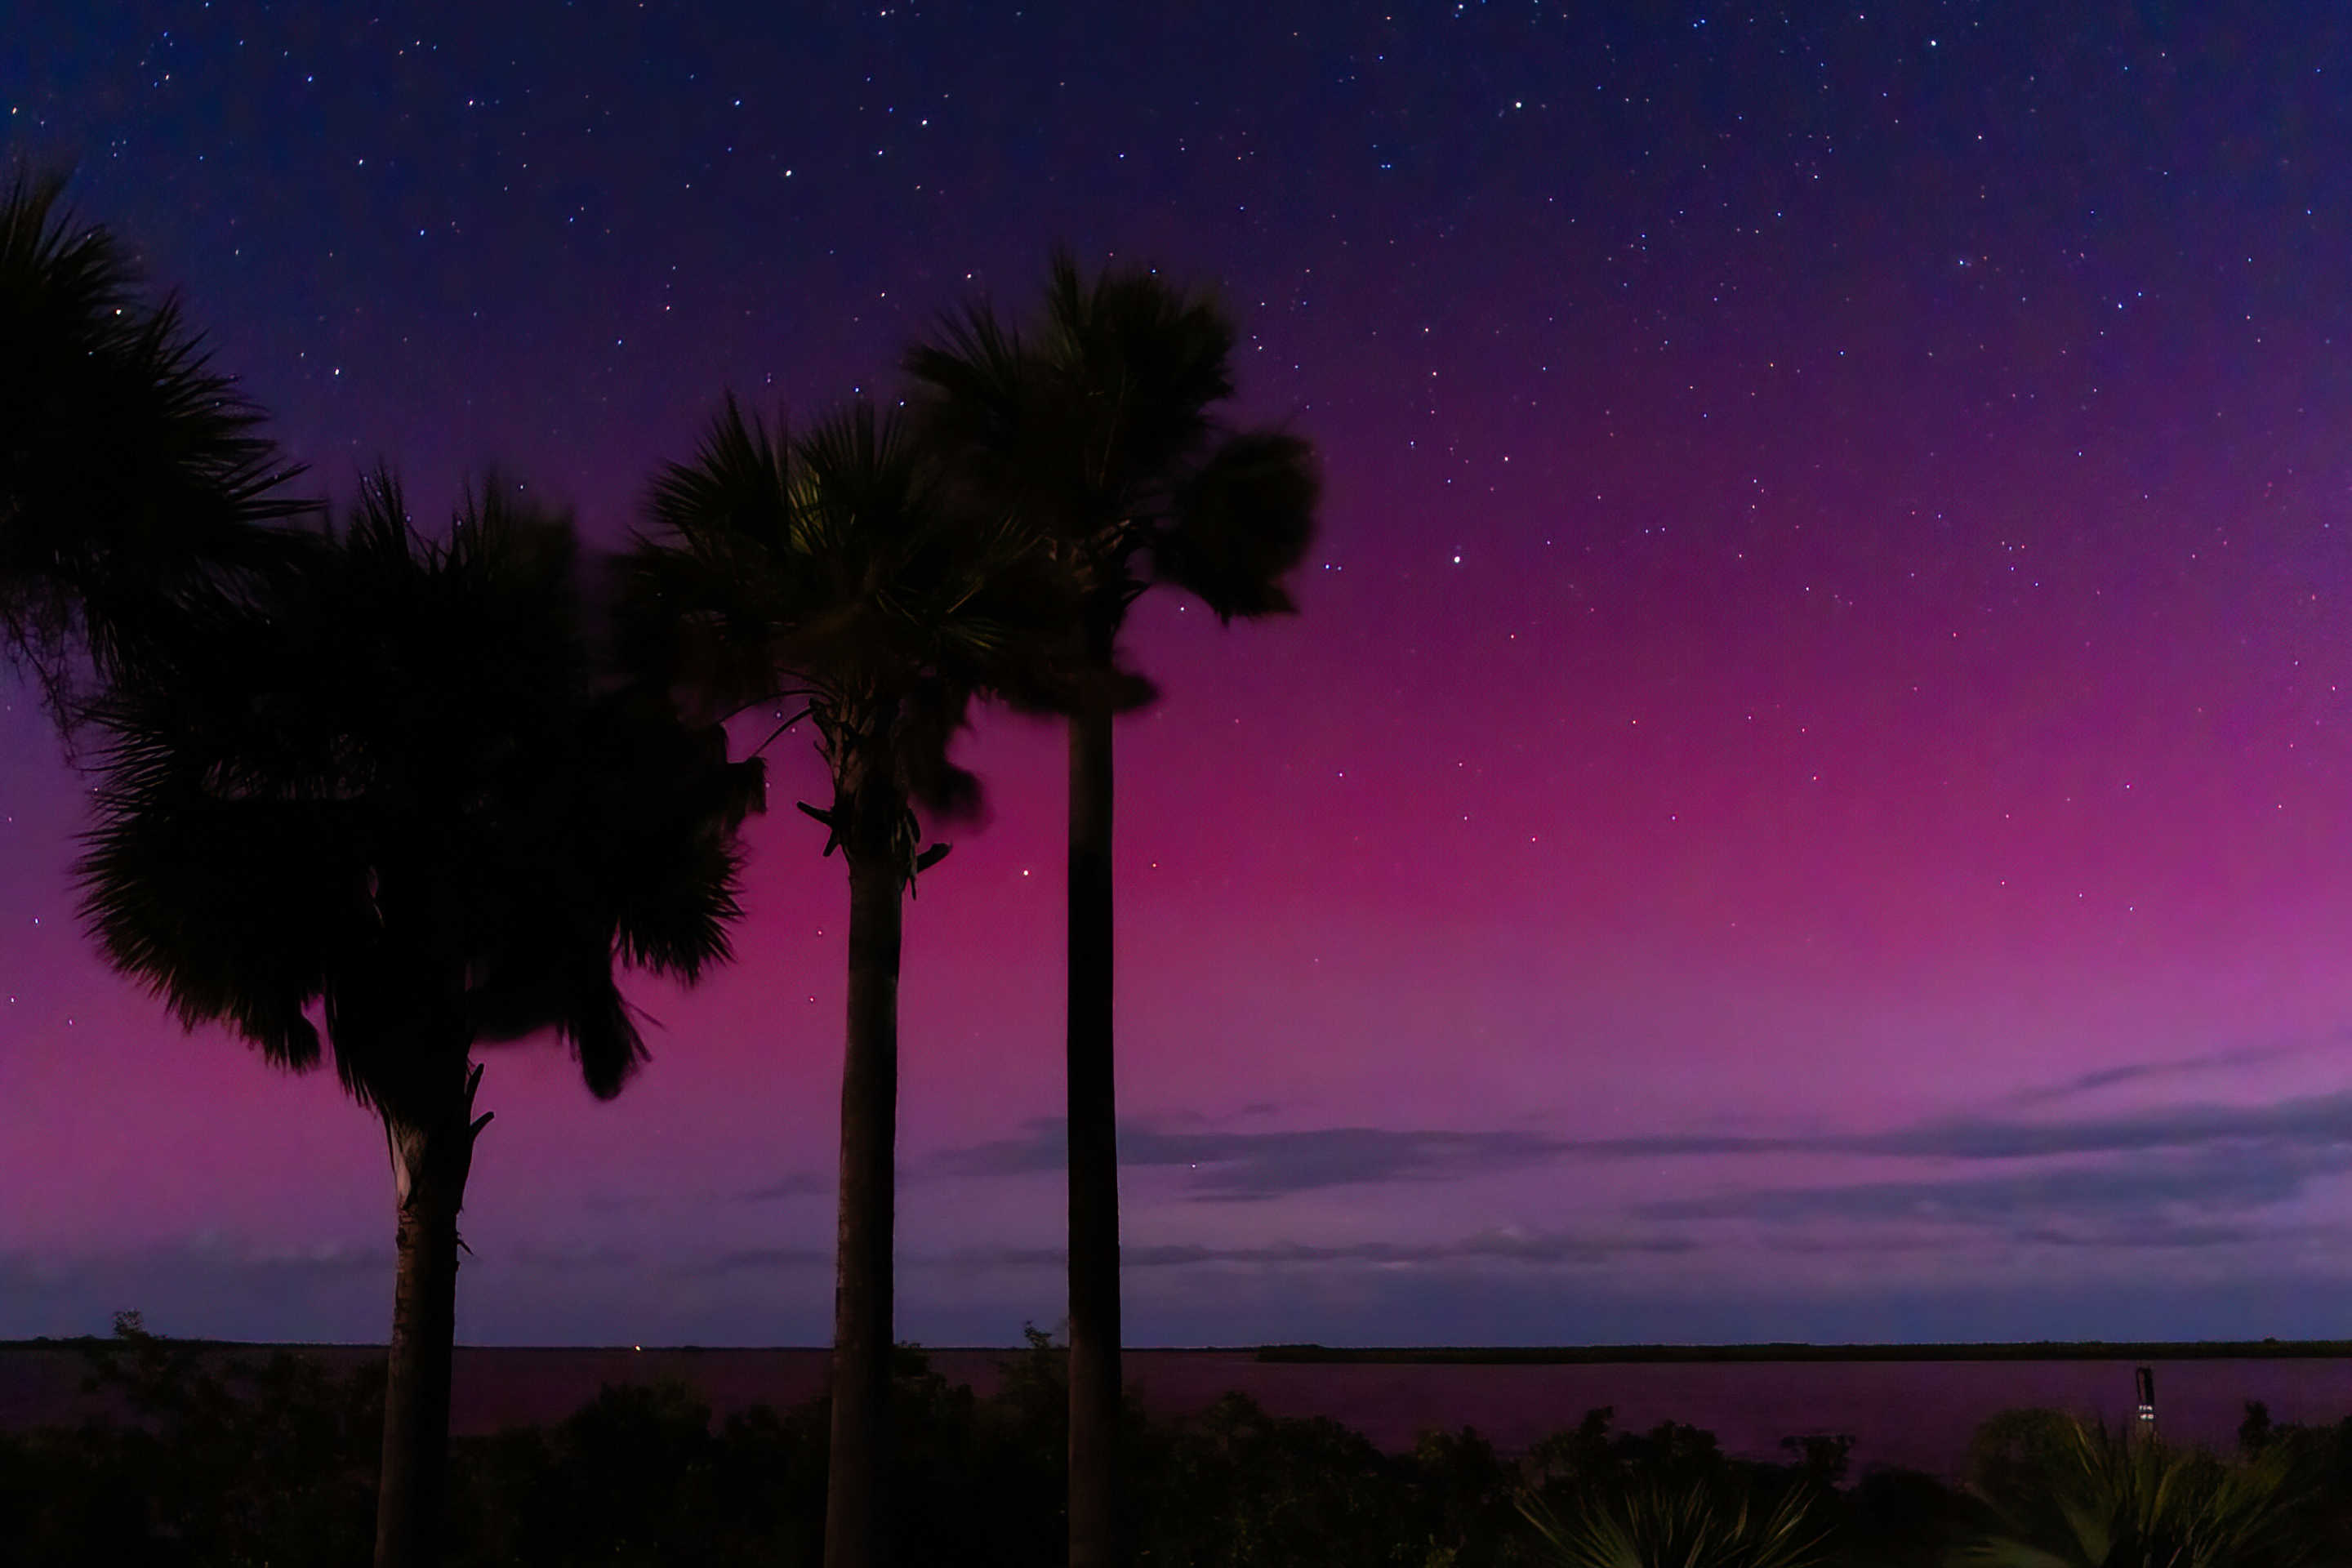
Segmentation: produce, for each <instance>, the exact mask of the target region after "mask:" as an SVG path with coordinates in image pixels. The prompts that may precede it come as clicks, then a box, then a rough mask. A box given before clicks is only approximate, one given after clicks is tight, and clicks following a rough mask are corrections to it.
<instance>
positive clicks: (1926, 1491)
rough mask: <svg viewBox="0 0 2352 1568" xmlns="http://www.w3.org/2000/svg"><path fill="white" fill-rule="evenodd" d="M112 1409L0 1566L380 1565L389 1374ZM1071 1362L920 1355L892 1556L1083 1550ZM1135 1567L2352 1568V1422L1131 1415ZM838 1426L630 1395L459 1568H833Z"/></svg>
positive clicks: (149, 1359)
mask: <svg viewBox="0 0 2352 1568" xmlns="http://www.w3.org/2000/svg"><path fill="white" fill-rule="evenodd" d="M87 1349H88V1353H89V1356H90V1360H91V1384H92V1386H93V1387H94V1388H96V1389H100V1390H104V1391H107V1392H110V1393H111V1394H113V1395H114V1396H115V1398H116V1399H117V1400H119V1401H120V1404H121V1409H122V1410H123V1412H124V1415H123V1418H121V1419H119V1420H112V1419H110V1420H99V1421H92V1422H89V1423H87V1424H85V1425H83V1426H79V1427H78V1428H62V1427H52V1428H47V1429H44V1430H40V1431H37V1432H34V1433H30V1434H25V1435H18V1436H6V1437H0V1563H7V1564H10V1565H11V1568H14V1565H17V1564H21V1565H23V1568H47V1565H50V1564H68V1563H73V1564H80V1563H126V1564H129V1563H153V1564H159V1565H174V1568H176V1565H183V1564H184V1565H190V1568H194V1565H197V1564H205V1565H212V1564H222V1565H227V1564H240V1565H242V1564H261V1563H268V1564H272V1565H274V1568H305V1565H310V1564H319V1565H320V1568H324V1565H327V1564H337V1565H341V1564H347V1563H354V1562H359V1561H362V1560H364V1558H365V1556H366V1554H367V1552H368V1550H369V1546H370V1542H371V1540H372V1533H373V1512H374V1491H375V1481H376V1466H377V1463H378V1461H379V1458H380V1446H379V1443H378V1441H377V1438H378V1434H379V1430H380V1423H381V1418H382V1399H383V1374H382V1373H381V1372H380V1371H377V1372H371V1373H358V1374H352V1375H350V1376H338V1375H336V1374H334V1373H330V1372H328V1371H326V1370H324V1369H323V1368H321V1367H320V1366H319V1365H318V1364H317V1363H312V1362H310V1361H307V1360H305V1359H303V1358H302V1357H301V1356H300V1355H299V1354H296V1353H291V1352H276V1353H274V1354H273V1355H271V1356H270V1357H269V1358H268V1360H266V1361H251V1362H237V1361H235V1360H230V1361H226V1362H223V1361H221V1360H220V1359H219V1358H217V1356H208V1355H207V1354H206V1352H204V1351H203V1350H202V1349H201V1348H200V1347H197V1346H194V1345H190V1344H186V1343H183V1342H175V1341H170V1340H165V1339H162V1338H159V1337H157V1336H153V1335H150V1334H146V1333H144V1332H142V1331H140V1330H139V1329H138V1327H137V1326H136V1324H135V1322H131V1323H126V1324H124V1325H123V1326H122V1328H121V1330H120V1331H118V1333H117V1335H116V1337H115V1338H114V1339H113V1340H111V1341H106V1342H91V1343H89V1345H88V1347H87ZM1064 1376H1065V1360H1064V1357H1063V1355H1062V1354H1061V1352H1058V1351H1057V1350H1056V1349H1055V1348H1054V1347H1052V1346H1050V1345H1049V1344H1048V1343H1047V1342H1046V1341H1045V1336H1043V1335H1041V1334H1034V1333H1033V1334H1032V1336H1031V1350H1030V1352H1028V1353H1026V1354H1014V1355H1012V1356H1010V1357H1009V1358H1008V1363H1007V1366H1006V1376H1005V1378H1004V1381H1003V1388H1002V1390H1001V1391H1000V1392H999V1393H998V1394H995V1395H993V1396H992V1397H990V1398H986V1399H982V1398H978V1397H975V1396H974V1394H972V1392H971V1390H970V1389H969V1388H963V1387H957V1386H950V1384H948V1383H947V1381H946V1380H945V1379H943V1378H941V1377H940V1376H938V1375H937V1374H936V1373H932V1372H931V1371H929V1368H928V1366H927V1365H926V1363H925V1362H924V1358H923V1357H922V1355H921V1353H920V1352H918V1351H915V1350H912V1349H903V1350H902V1351H901V1352H899V1355H898V1363H897V1365H896V1368H895V1375H894V1377H893V1379H892V1383H891V1402H890V1418H891V1420H892V1422H893V1425H894V1426H895V1428H896V1433H897V1437H898V1443H897V1445H896V1453H897V1458H896V1460H895V1464H896V1467H897V1470H898V1474H897V1475H895V1476H894V1477H893V1478H892V1479H893V1481H894V1483H895V1484H894V1488H893V1491H894V1495H896V1496H897V1497H898V1498H900V1499H902V1500H904V1504H905V1506H903V1507H901V1508H899V1509H897V1510H894V1513H893V1515H892V1517H891V1519H890V1521H888V1522H889V1528H890V1531H891V1534H892V1537H893V1539H892V1541H891V1542H890V1544H891V1545H892V1546H893V1547H894V1548H895V1552H894V1557H895V1560H896V1561H897V1562H898V1563H903V1564H918V1563H920V1564H974V1565H989V1568H996V1565H1003V1568H1015V1565H1018V1568H1031V1565H1045V1564H1051V1563H1059V1562H1061V1561H1062V1560H1063V1558H1064V1555H1065V1553H1066V1550H1067V1546H1066V1522H1065V1516H1064V1513H1063V1509H1064V1495H1065V1493H1064V1486H1065V1474H1066V1472H1065V1469H1064V1467H1065V1465H1066V1451H1067V1450H1066V1433H1067V1411H1068V1404H1067V1393H1066V1384H1065V1383H1064ZM1126 1419H1127V1431H1126V1433H1125V1438H1126V1446H1127V1448H1128V1451H1129V1458H1130V1460H1131V1471H1130V1473H1131V1475H1132V1478H1133V1490H1132V1493H1131V1503H1130V1507H1131V1509H1132V1515H1131V1527H1132V1530H1133V1540H1134V1542H1135V1545H1136V1550H1137V1559H1138V1561H1139V1562H1141V1563H1167V1564H1187V1565H1199V1568H1244V1565H1256V1564H1267V1565H1273V1564H1286V1565H1287V1564H1309V1563H1317V1564H1320V1563H1331V1564H1396V1565H1401V1568H1406V1565H1409V1568H1441V1565H1444V1568H1478V1565H1486V1564H1492V1565H1495V1568H1504V1565H1508V1564H1560V1563H1566V1564H1578V1565H1580V1568H1642V1565H1647V1564H1667V1563H1672V1564H1675V1565H1676V1568H1800V1565H1802V1564H1808V1563H1812V1564H1821V1565H1823V1568H1834V1565H1842V1564H1851V1565H1853V1568H1864V1565H1885V1568H1905V1565H1910V1564H1918V1565H1923V1568H1924V1565H1926V1564H1930V1563H1951V1562H1983V1563H2015V1564H2026V1563H2035V1564H2052V1565H2055V1564H2071V1565H2079V1568H2091V1565H2095V1564H2113V1565H2115V1568H2123V1565H2124V1564H2132V1565H2135V1568H2137V1565H2141V1564H2150V1565H2153V1564H2171V1565H2176V1568H2271V1565H2279V1568H2284V1565H2285V1564H2290V1563H2311V1564H2325V1563H2347V1562H2352V1420H2347V1422H2346V1423H2345V1424H2344V1425H2342V1426H2337V1427H2333V1428H2296V1427H2283V1426H2273V1425H2271V1424H2270V1422H2269V1421H2268V1419H2267V1416H2266V1415H2264V1414H2263V1412H2262V1410H2261V1409H2260V1407H2259V1406H2254V1407H2250V1408H2249V1411H2248V1418H2247V1422H2246V1425H2245V1426H2243V1427H2242V1429H2241V1432H2240V1439H2241V1451H2240V1452H2239V1453H2238V1454H2237V1455H2235V1456H2231V1457H2229V1458H2217V1457H2212V1456H2208V1455H2203V1454H2200V1453H2196V1452H2193V1451H2186V1450H2175V1449H2170V1448H2168V1447H2163V1446H2161V1445H2159V1444H2157V1443H2154V1442H2140V1441H2134V1440H2131V1439H2130V1438H2128V1437H2127V1436H2120V1435H2114V1434H2107V1433H2103V1432H2101V1431H2100V1430H2099V1429H2097V1428H2095V1427H2087V1426H2082V1425H2081V1424H2079V1423H2076V1422H2074V1421H2073V1420H2071V1419H2069V1418H2068V1417H2065V1416H2063V1415H2056V1414H2054V1413H2051V1412H2046V1411H2019V1412H2014V1413H2011V1414H2010V1415H2003V1416H2000V1417H1999V1418H1997V1419H1995V1420H1994V1421H1992V1422H1990V1423H1988V1424H1987V1426H1985V1428H1984V1429H1983V1430H1982V1431H1981V1432H1980V1433H1979V1436H1978V1438H1977V1441H1976V1444H1975V1447H1974V1451H1973V1453H1972V1456H1971V1459H1970V1467H1969V1479H1968V1482H1967V1484H1966V1486H1965V1487H1958V1488H1956V1487H1950V1486H1947V1485H1945V1484H1944V1483H1942V1482H1940V1481H1938V1480H1937V1479H1933V1478H1930V1477H1927V1476H1922V1475H1916V1474H1911V1473H1906V1472H1900V1471H1893V1472H1889V1471H1878V1472H1874V1473H1871V1474H1868V1475H1865V1476H1862V1477H1859V1478H1856V1477H1852V1476H1849V1475H1848V1474H1846V1464H1845V1454H1846V1447H1847V1444H1848V1441H1849V1440H1848V1439H1843V1438H1837V1437H1828V1438H1820V1437H1816V1438H1811V1439H1807V1440H1803V1441H1798V1440H1793V1439H1792V1440H1791V1441H1790V1444H1788V1445H1787V1447H1788V1448H1789V1450H1790V1451H1789V1454H1788V1458H1787V1459H1786V1461H1785V1462H1784V1463H1780V1464H1770V1465H1768V1464H1757V1463H1752V1462H1748V1461H1743V1460H1738V1459H1733V1458H1727V1456H1725V1455H1724V1454H1723V1453H1722V1452H1721V1451H1720V1450H1719V1449H1718V1447H1717V1444H1716V1440H1715V1437H1714V1436H1713V1435H1712V1434H1710V1433H1708V1432H1706V1431H1702V1430H1700V1429H1698V1428H1696V1427H1692V1426H1680V1425H1677V1424H1675V1423H1667V1424H1664V1425H1663V1426H1658V1427H1656V1428H1655V1429H1654V1430H1652V1431H1649V1432H1642V1433H1635V1432H1625V1431H1621V1430H1618V1429H1616V1428H1615V1427H1614V1426H1613V1425H1612V1420H1611V1413H1610V1412H1609V1411H1608V1410H1606V1409H1602V1410H1595V1411H1592V1412H1591V1413H1590V1414H1589V1415H1586V1416H1585V1418H1584V1420H1583V1421H1582V1422H1581V1423H1580V1424H1579V1425H1578V1426H1575V1427H1573V1428H1571V1429H1569V1430H1566V1431H1562V1432H1559V1433H1557V1434H1555V1435H1554V1436H1551V1437H1549V1438H1547V1439H1546V1440H1545V1441H1543V1442H1542V1443H1539V1444H1538V1445H1537V1446H1536V1447H1534V1448H1533V1449H1532V1450H1530V1451H1529V1452H1528V1453H1527V1454H1525V1455H1521V1456H1517V1457H1505V1456H1502V1455H1499V1454H1497V1453H1496V1451H1495V1450H1494V1448H1493V1447H1490V1446H1489V1445H1488V1444H1487V1443H1486V1441H1485V1440H1484V1439H1482V1438H1481V1437H1479V1436H1477V1434H1476V1433H1475V1432H1471V1431H1467V1430H1465V1431H1460V1432H1453V1433H1443V1432H1433V1433H1431V1434H1429V1435H1427V1436H1424V1437H1423V1439H1422V1441H1421V1443H1420V1444H1419V1445H1418V1447H1415V1448H1414V1449H1413V1451H1412V1452H1411V1453H1409V1454H1383V1453H1381V1452H1380V1451H1379V1450H1378V1449H1376V1448H1374V1447H1372V1445H1371V1444H1370V1442H1368V1441H1367V1440H1366V1439H1364V1438H1363V1437H1362V1436H1360V1435H1358V1434H1357V1433H1355V1432H1352V1431H1349V1429H1347V1428H1346V1427H1343V1426H1339V1425H1338V1424H1337V1423H1335V1422H1331V1421H1328V1420H1320V1419H1317V1420H1295V1419H1285V1418H1280V1417H1276V1416H1271V1415H1266V1414H1265V1412H1264V1411H1262V1410H1260V1409H1259V1408H1258V1407H1257V1406H1256V1405H1254V1404H1252V1403H1251V1402H1250V1401H1249V1400H1247V1399H1245V1398H1244V1397H1242V1396H1240V1395H1238V1394H1234V1395H1228V1396H1227V1397H1226V1398H1225V1399H1224V1400H1223V1401H1221V1402H1220V1403H1218V1404H1217V1405H1213V1406H1212V1407H1210V1408H1209V1409H1207V1410H1204V1411H1202V1412H1200V1413H1198V1414H1196V1415H1191V1416H1187V1417H1185V1418H1183V1419H1181V1420H1174V1421H1147V1420H1146V1419H1145V1418H1144V1417H1143V1416H1142V1415H1140V1414H1139V1412H1138V1411H1136V1410H1135V1409H1133V1408H1132V1407H1130V1408H1129V1410H1128V1412H1127V1417H1126ZM827 1426H828V1415H827V1411H826V1409H825V1406H824V1403H823V1402H821V1401H820V1402H815V1403H813V1404H810V1405H803V1406H801V1407H799V1408H796V1409H793V1410H789V1411H784V1412H781V1413H780V1412H776V1411H772V1410H770V1409H768V1408H766V1407H764V1406H758V1407H754V1408H752V1409H751V1410H749V1411H746V1412H743V1413H741V1414H739V1415H730V1416H729V1417H727V1418H726V1419H725V1420H723V1421H719V1422H714V1421H713V1420H712V1418H711V1412H710V1410H709V1407H708V1406H707V1405H704V1404H703V1403H701V1402H700V1401H699V1399H698V1398H697V1397H696V1396H695V1395H693V1394H689V1393H688V1392H687V1391H685V1390H683V1389H679V1388H647V1387H639V1386H625V1387H609V1388H607V1389H605V1390H604V1392H603V1393H601V1394H599V1395H598V1396H597V1397H596V1398H595V1399H594V1400H593V1401H592V1402H590V1403H589V1404H588V1405H585V1406H583V1408H582V1409H580V1410H579V1411H578V1412H576V1413H575V1414H573V1415H571V1416H569V1417H568V1418H566V1419H565V1420H563V1421H562V1422H560V1423H557V1424H556V1425H554V1426H547V1427H538V1426H532V1427H520V1428H514V1429H509V1430H508V1431H505V1432H501V1433H499V1434H498V1435H497V1436H488V1437H473V1438H465V1437H460V1438H457V1439H456V1440H455V1442H454V1443H453V1445H452V1447H453V1452H452V1464H451V1468H450V1496H449V1511H450V1518H449V1527H450V1528H449V1536H448V1560H449V1562H450V1563H453V1564H461V1565H462V1564H483V1565H486V1568H487V1565H489V1564H499V1565H506V1564H541V1563H544V1564H551V1565H554V1564H563V1565H570V1564H585V1563H599V1564H648V1565H650V1564H657V1563H658V1564H677V1565H681V1568H691V1565H700V1564H709V1565H714V1568H716V1565H720V1564H734V1563H744V1564H751V1563H761V1564H778V1563H782V1564H794V1563H815V1562H817V1561H819V1560H820V1559H821V1556H822V1542H823V1534H824V1502H825V1465H826V1453H825V1445H826V1434H827Z"/></svg>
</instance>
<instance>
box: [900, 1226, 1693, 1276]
mask: <svg viewBox="0 0 2352 1568" xmlns="http://www.w3.org/2000/svg"><path fill="white" fill-rule="evenodd" d="M1696 1246H1697V1244H1696V1242H1693V1241H1691V1240H1689V1239H1688V1238H1686V1237H1679V1236H1666V1235H1645V1236H1643V1235H1625V1236H1621V1235H1610V1234H1598V1233H1596V1234H1591V1235H1576V1234H1567V1233H1556V1232H1540V1233H1530V1232H1525V1231H1517V1230H1489V1231H1481V1232H1479V1233H1478V1234H1477V1235H1475V1236H1469V1237H1462V1238H1461V1239H1459V1240H1455V1241H1443V1242H1427V1243H1401V1242H1388V1241H1360V1242H1348V1243H1343V1244H1339V1245H1337V1246H1325V1247H1318V1246H1313V1245H1309V1244H1307V1243H1301V1242H1275V1243H1271V1244H1269V1245H1265V1246H1259V1247H1203V1246H1196V1245H1192V1244H1189V1243H1166V1244H1161V1245H1157V1246H1129V1247H1122V1248H1120V1250H1119V1262H1120V1264H1121V1266H1122V1267H1124V1268H1128V1269H1130V1270H1133V1269H1148V1268H1195V1267H1201V1266H1204V1265H1220V1264H1223V1265H1234V1264H1242V1265H1251V1266H1258V1267H1284V1266H1311V1265H1316V1264H1365V1265H1370V1266H1374V1267H1381V1266H1389V1267H1412V1266H1417V1265H1423V1264H1439V1263H1459V1262H1468V1261H1476V1260H1480V1259H1488V1260H1493V1261H1496V1262H1504V1263H1522V1264H1528V1265H1530V1266H1537V1267H1541V1266H1565V1265H1580V1264H1581V1265H1591V1264H1598V1263H1605V1262H1608V1261H1609V1260H1611V1259H1612V1258H1623V1257H1627V1256H1631V1255H1641V1254H1652V1255H1655V1254H1675V1253H1685V1252H1690V1251H1693V1250H1695V1249H1696ZM1067 1257H1068V1255H1067V1254H1066V1253H1065V1252H1063V1251H1062V1250H1061V1249H1060V1248H1059V1247H1000V1248H974V1249H971V1250H969V1251H961V1252H953V1253H949V1254H946V1255H944V1256H941V1257H938V1258H912V1259H909V1260H908V1262H909V1265H910V1266H911V1267H915V1268H925V1267H932V1268H940V1267H944V1268H1060V1267H1061V1266H1062V1265H1063V1263H1064V1262H1065V1261H1066V1259H1067Z"/></svg>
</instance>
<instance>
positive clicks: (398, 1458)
mask: <svg viewBox="0 0 2352 1568" xmlns="http://www.w3.org/2000/svg"><path fill="white" fill-rule="evenodd" d="M453 1065H454V1071H455V1073H456V1074H457V1075H458V1076H457V1079H456V1092H455V1093H453V1094H451V1095H449V1096H448V1097H447V1099H446V1100H445V1101H444V1103H443V1105H442V1106H441V1107H440V1109H439V1110H438V1112H437V1113H435V1114H431V1115H429V1116H428V1117H426V1118H425V1119H422V1120H420V1121H405V1120H403V1119H401V1118H399V1117H395V1116H394V1115H391V1114H389V1113H387V1114H386V1116H385V1117H384V1133H385V1136H386V1139H387V1141H388V1142H390V1144H391V1147H392V1166H393V1184H394V1189H395V1191H396V1193H397V1196H398V1203H399V1215H400V1221H399V1229H398V1239H397V1246H398V1249H399V1263H398V1273H397V1276H396V1279H395V1283H394V1287H393V1304H392V1342H391V1345H390V1346H389V1348H388V1352H387V1355H386V1359H385V1365H384V1384H383V1473H382V1477H381V1479H379V1481H378V1482H377V1487H376V1505H375V1568H435V1565H436V1564H438V1563H440V1561H441V1520H442V1510H443V1505H444V1502H445V1500H446V1494H447V1489H448V1475H449V1363H450V1355H451V1352H452V1349H453V1347H454V1346H455V1343H456V1341H457V1211H458V1210H459V1209H460V1208H461V1207H462V1206H463V1205H464V1204H465V1201H466V1178H467V1175H468V1174H469V1173H471V1171H472V1169H473V1163H474V1139H475V1137H476V1135H477V1134H478V1133H479V1132H480V1131H481V1130H482V1123H483V1122H486V1121H488V1120H489V1118H488V1116H484V1117H483V1118H482V1119H481V1120H480V1121H476V1120H475V1119H474V1114H473V1110H474V1090H475V1089H476V1087H477V1086H478V1084H479V1083H480V1081H481V1069H480V1068H475V1069H473V1071H472V1072H471V1073H470V1074H468V1073H467V1069H466V1063H465V1057H464V1053H463V1052H460V1053H459V1054H458V1056H457V1058H456V1060H455V1062H454V1064H453Z"/></svg>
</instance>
